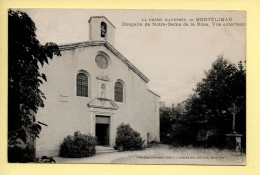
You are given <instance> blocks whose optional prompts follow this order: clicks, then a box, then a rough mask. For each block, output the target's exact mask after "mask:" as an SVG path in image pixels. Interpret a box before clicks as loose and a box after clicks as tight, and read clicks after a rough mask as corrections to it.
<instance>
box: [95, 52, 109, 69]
mask: <svg viewBox="0 0 260 175" xmlns="http://www.w3.org/2000/svg"><path fill="white" fill-rule="evenodd" d="M96 64H97V66H98V67H99V68H101V69H106V68H107V67H108V60H107V58H106V57H105V56H104V55H97V56H96Z"/></svg>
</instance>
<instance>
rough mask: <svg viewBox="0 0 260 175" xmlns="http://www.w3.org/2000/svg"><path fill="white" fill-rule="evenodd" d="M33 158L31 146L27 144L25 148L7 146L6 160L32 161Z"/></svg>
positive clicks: (14, 161) (15, 161)
mask: <svg viewBox="0 0 260 175" xmlns="http://www.w3.org/2000/svg"><path fill="white" fill-rule="evenodd" d="M34 158H35V153H34V149H33V148H29V147H28V146H27V147H25V148H23V147H19V146H13V147H10V146H9V147H8V162H13V163H17V162H20V163H25V162H34Z"/></svg>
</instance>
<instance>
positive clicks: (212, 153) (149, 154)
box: [54, 145, 246, 165]
mask: <svg viewBox="0 0 260 175" xmlns="http://www.w3.org/2000/svg"><path fill="white" fill-rule="evenodd" d="M54 159H55V160H56V162H57V163H102V164H107V163H115V164H204V165H245V161H246V157H245V155H244V154H241V153H236V152H233V151H230V150H220V149H216V148H213V149H210V148H208V149H204V148H192V147H180V148H169V146H167V145H157V146H155V147H152V148H146V149H145V150H142V151H126V152H114V153H103V154H96V155H95V156H93V157H87V158H62V157H55V158H54Z"/></svg>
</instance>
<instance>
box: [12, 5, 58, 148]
mask: <svg viewBox="0 0 260 175" xmlns="http://www.w3.org/2000/svg"><path fill="white" fill-rule="evenodd" d="M35 31H36V27H35V24H34V22H33V21H32V20H31V18H30V17H29V16H28V15H27V14H26V13H24V12H21V11H13V10H11V9H10V10H9V11H8V143H9V145H10V146H12V145H16V144H17V143H18V140H21V141H22V142H24V143H26V141H27V136H28V135H30V134H33V135H34V136H36V137H38V134H39V133H40V130H41V126H40V123H36V122H35V120H36V119H35V116H34V113H37V111H38V108H39V107H44V104H43V99H44V98H45V96H44V94H43V93H42V91H41V90H40V89H39V86H40V85H41V84H42V83H43V81H47V77H46V75H45V74H42V73H40V72H39V65H41V66H43V65H44V63H47V64H48V59H49V58H50V59H52V58H53V56H54V55H57V56H60V51H59V48H58V46H57V45H56V44H54V43H46V44H45V45H41V44H40V43H39V41H38V40H37V38H36V34H35Z"/></svg>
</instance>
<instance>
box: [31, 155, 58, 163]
mask: <svg viewBox="0 0 260 175" xmlns="http://www.w3.org/2000/svg"><path fill="white" fill-rule="evenodd" d="M35 162H36V163H56V161H55V160H54V159H53V157H48V156H42V157H41V158H37V159H36V161H35Z"/></svg>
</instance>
